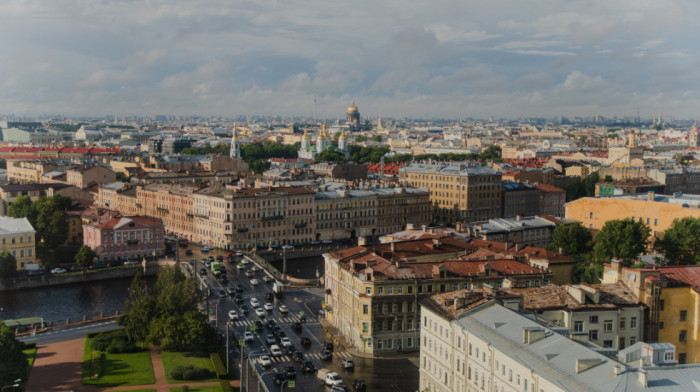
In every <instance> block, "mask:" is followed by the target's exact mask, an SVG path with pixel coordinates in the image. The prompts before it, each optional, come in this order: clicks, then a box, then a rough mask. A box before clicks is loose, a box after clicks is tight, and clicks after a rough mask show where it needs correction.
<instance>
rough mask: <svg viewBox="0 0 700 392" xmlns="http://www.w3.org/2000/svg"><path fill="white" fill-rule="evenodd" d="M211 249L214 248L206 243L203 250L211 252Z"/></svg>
mask: <svg viewBox="0 0 700 392" xmlns="http://www.w3.org/2000/svg"><path fill="white" fill-rule="evenodd" d="M211 249H212V248H211V246H209V245H206V246H204V247H203V248H202V252H209V251H210V250H211Z"/></svg>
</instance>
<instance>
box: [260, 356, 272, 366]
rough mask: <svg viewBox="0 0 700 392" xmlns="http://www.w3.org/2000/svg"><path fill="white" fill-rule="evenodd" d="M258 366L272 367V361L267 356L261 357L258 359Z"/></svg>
mask: <svg viewBox="0 0 700 392" xmlns="http://www.w3.org/2000/svg"><path fill="white" fill-rule="evenodd" d="M260 366H262V367H268V366H272V360H271V359H270V357H268V356H267V355H263V356H262V357H260Z"/></svg>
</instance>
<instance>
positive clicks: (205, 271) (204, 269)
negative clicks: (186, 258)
mask: <svg viewBox="0 0 700 392" xmlns="http://www.w3.org/2000/svg"><path fill="white" fill-rule="evenodd" d="M199 274H200V275H206V274H207V269H206V268H200V269H199Z"/></svg>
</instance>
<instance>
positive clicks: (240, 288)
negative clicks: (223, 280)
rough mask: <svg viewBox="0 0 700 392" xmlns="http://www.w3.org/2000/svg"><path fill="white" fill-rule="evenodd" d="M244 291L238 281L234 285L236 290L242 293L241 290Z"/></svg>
mask: <svg viewBox="0 0 700 392" xmlns="http://www.w3.org/2000/svg"><path fill="white" fill-rule="evenodd" d="M244 291H245V290H244V289H243V285H242V284H240V283H238V284H237V285H236V292H237V293H242V292H244Z"/></svg>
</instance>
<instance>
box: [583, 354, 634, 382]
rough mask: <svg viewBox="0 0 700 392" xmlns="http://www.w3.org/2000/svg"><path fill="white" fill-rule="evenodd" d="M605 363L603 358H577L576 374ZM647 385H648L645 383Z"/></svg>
mask: <svg viewBox="0 0 700 392" xmlns="http://www.w3.org/2000/svg"><path fill="white" fill-rule="evenodd" d="M601 363H603V360H602V359H600V358H590V359H584V358H581V359H577V360H576V374H579V373H582V372H585V371H586V370H588V369H590V368H593V367H596V366H598V365H600V364H601ZM645 386H646V385H645Z"/></svg>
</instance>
